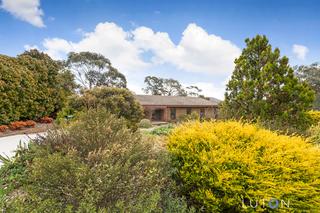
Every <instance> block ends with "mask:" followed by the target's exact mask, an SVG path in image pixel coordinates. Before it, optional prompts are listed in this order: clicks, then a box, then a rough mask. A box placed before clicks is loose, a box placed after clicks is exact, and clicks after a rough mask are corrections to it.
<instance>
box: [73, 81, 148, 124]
mask: <svg viewBox="0 0 320 213" xmlns="http://www.w3.org/2000/svg"><path fill="white" fill-rule="evenodd" d="M69 106H70V107H71V108H73V109H74V110H75V111H83V110H88V109H97V108H104V109H106V110H108V111H109V112H111V113H112V114H115V115H117V116H118V117H122V118H125V119H126V121H127V122H128V125H129V126H130V127H135V128H136V127H137V125H138V123H139V122H140V120H141V119H142V117H143V109H142V106H141V105H140V104H139V102H138V101H137V100H136V99H135V98H134V96H133V94H132V93H131V92H130V91H129V90H127V89H123V88H114V87H95V88H93V89H91V90H85V91H84V92H83V93H82V94H81V95H80V96H76V95H75V96H73V97H71V98H70V105H69Z"/></svg>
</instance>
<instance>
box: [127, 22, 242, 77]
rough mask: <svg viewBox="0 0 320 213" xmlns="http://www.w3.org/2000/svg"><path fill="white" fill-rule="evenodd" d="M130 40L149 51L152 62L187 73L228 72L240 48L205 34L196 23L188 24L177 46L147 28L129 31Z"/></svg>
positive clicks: (166, 37)
mask: <svg viewBox="0 0 320 213" xmlns="http://www.w3.org/2000/svg"><path fill="white" fill-rule="evenodd" d="M133 35H134V40H135V41H134V42H135V43H136V45H137V46H138V47H140V48H143V49H145V50H151V51H152V52H153V53H154V55H155V57H154V58H153V60H154V62H159V63H171V64H173V65H175V66H177V68H179V69H182V70H185V71H191V72H205V73H210V74H223V75H225V74H228V73H230V72H231V71H232V70H233V67H234V59H235V58H236V57H237V56H239V55H240V52H241V51H240V49H239V48H238V47H237V46H236V45H235V44H233V43H232V42H230V41H228V40H224V39H222V38H221V37H219V36H216V35H213V34H211V35H210V34H208V33H207V32H206V31H205V30H204V29H203V28H201V27H199V26H197V25H196V24H189V25H188V27H187V28H186V29H185V30H184V32H183V36H182V38H181V40H180V42H179V44H178V45H175V44H174V43H173V42H172V41H171V39H170V37H169V35H168V34H167V33H164V32H153V31H152V29H150V28H147V27H139V28H137V29H136V30H135V31H133Z"/></svg>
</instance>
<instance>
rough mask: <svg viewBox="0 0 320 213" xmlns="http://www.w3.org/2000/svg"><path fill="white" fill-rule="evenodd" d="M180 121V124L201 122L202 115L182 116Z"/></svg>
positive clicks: (194, 113) (195, 113)
mask: <svg viewBox="0 0 320 213" xmlns="http://www.w3.org/2000/svg"><path fill="white" fill-rule="evenodd" d="M178 120H179V122H186V121H197V120H200V115H199V113H197V112H191V114H184V115H181V116H180V117H179V119H178Z"/></svg>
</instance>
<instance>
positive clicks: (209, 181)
mask: <svg viewBox="0 0 320 213" xmlns="http://www.w3.org/2000/svg"><path fill="white" fill-rule="evenodd" d="M168 140H169V141H168V149H169V151H170V152H171V154H172V156H173V165H174V166H175V167H176V169H177V174H176V175H177V176H176V177H177V179H178V182H180V183H182V188H183V189H182V190H183V193H185V195H186V197H189V198H190V202H191V203H194V204H195V205H196V206H198V207H199V208H201V207H202V208H204V210H205V211H206V212H250V211H273V210H275V209H277V211H280V212H287V211H298V210H299V211H301V210H305V211H308V210H309V211H310V210H312V211H315V212H320V150H319V149H318V148H317V147H315V146H313V145H312V144H310V143H308V142H307V141H306V140H305V139H303V138H302V137H298V136H285V135H279V134H278V133H275V132H271V131H269V130H265V129H262V128H260V127H258V126H256V125H251V124H244V123H240V122H236V121H225V122H224V121H217V122H209V121H208V122H202V123H201V122H189V123H185V124H182V125H181V126H179V127H177V128H176V129H174V130H173V132H172V133H171V134H170V135H169V137H168Z"/></svg>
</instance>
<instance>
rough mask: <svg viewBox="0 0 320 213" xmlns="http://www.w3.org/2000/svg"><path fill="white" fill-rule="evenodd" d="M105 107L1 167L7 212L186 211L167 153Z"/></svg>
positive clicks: (41, 141) (79, 119)
mask: <svg viewBox="0 0 320 213" xmlns="http://www.w3.org/2000/svg"><path fill="white" fill-rule="evenodd" d="M150 139H151V138H150V137H148V138H146V139H145V138H142V136H141V135H140V134H139V132H132V131H130V130H129V129H127V127H126V125H125V122H124V121H123V120H122V119H118V118H116V117H115V116H114V115H112V114H110V113H108V112H107V111H105V110H90V111H88V112H85V113H82V114H81V115H80V116H79V117H78V119H77V120H76V121H73V122H72V123H71V124H70V125H69V127H68V128H67V129H57V130H54V131H51V132H49V133H48V135H47V136H46V137H42V138H38V139H35V140H34V141H32V142H30V145H29V149H21V151H19V152H18V153H17V154H16V156H15V158H14V160H13V161H10V160H8V161H7V162H5V165H4V167H2V168H1V169H0V177H1V178H0V180H4V182H2V183H1V186H0V189H1V190H5V194H4V196H3V197H2V201H5V202H2V203H1V205H0V206H2V208H3V210H4V211H5V212H7V211H9V212H15V211H20V212H31V211H35V212H168V211H167V210H169V209H170V210H172V211H174V212H188V211H189V210H188V207H187V205H186V203H185V201H184V199H183V198H179V197H177V196H176V195H175V193H174V192H173V191H172V190H173V189H174V187H175V186H174V184H173V182H172V181H170V178H169V175H170V174H169V173H168V172H169V171H170V169H169V167H168V156H167V155H166V153H165V152H163V151H161V150H157V149H155V148H154V142H153V141H152V140H150Z"/></svg>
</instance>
